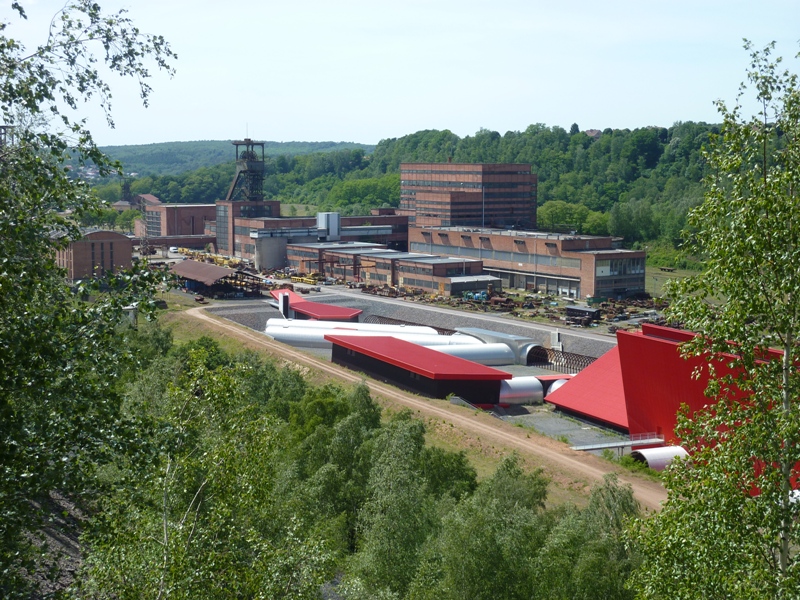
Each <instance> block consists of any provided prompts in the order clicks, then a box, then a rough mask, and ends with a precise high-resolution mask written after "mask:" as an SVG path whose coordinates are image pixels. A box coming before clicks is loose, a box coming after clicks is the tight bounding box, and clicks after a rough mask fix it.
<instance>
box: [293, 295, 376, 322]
mask: <svg viewBox="0 0 800 600" xmlns="http://www.w3.org/2000/svg"><path fill="white" fill-rule="evenodd" d="M289 306H290V308H291V309H292V310H293V311H294V312H298V313H300V314H301V315H306V316H307V317H311V318H312V319H317V320H319V321H349V320H350V319H352V318H353V317H357V316H358V315H360V314H361V313H362V312H364V311H362V310H360V309H358V308H347V307H345V306H333V305H331V304H322V303H321V302H310V301H308V300H306V301H304V302H297V303H295V304H292V303H291V302H289Z"/></svg>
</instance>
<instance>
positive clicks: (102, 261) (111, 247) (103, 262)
mask: <svg viewBox="0 0 800 600" xmlns="http://www.w3.org/2000/svg"><path fill="white" fill-rule="evenodd" d="M94 245H95V243H94V242H92V272H93V273H94V272H95V269H96V268H97V266H98V264H97V261H96V260H95V252H94ZM108 252H109V264H108V268H109V269H111V270H112V271H113V270H114V242H109V243H108ZM99 267H100V274H101V275H102V274H103V273H105V271H106V251H105V242H100V264H99Z"/></svg>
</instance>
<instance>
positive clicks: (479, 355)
mask: <svg viewBox="0 0 800 600" xmlns="http://www.w3.org/2000/svg"><path fill="white" fill-rule="evenodd" d="M431 349H432V350H436V351H437V352H444V353H445V354H449V355H450V356H457V357H459V358H464V359H466V360H471V361H472V362H476V363H478V364H480V365H486V366H500V365H513V364H516V356H515V355H514V351H513V350H512V349H511V348H509V347H508V346H506V345H505V344H468V345H457V346H432V347H431Z"/></svg>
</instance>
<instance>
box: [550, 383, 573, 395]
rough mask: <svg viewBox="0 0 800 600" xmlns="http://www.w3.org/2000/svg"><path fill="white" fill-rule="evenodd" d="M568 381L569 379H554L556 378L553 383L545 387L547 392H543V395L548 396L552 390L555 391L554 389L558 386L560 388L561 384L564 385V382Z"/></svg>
mask: <svg viewBox="0 0 800 600" xmlns="http://www.w3.org/2000/svg"><path fill="white" fill-rule="evenodd" d="M568 381H569V379H556V380H555V381H554V382H553V383H551V384H550V386H549V387H548V388H547V393H546V394H545V396H549V395H550V394H552V393H553V392H555V391H556V390H557V389H558V388H560V387H561V386H562V385H564V384H565V383H567V382H568Z"/></svg>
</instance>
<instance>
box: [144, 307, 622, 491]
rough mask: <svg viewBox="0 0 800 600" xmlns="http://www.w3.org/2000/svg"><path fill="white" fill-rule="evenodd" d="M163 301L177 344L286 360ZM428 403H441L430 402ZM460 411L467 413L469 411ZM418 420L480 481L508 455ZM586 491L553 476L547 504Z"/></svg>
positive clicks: (319, 379)
mask: <svg viewBox="0 0 800 600" xmlns="http://www.w3.org/2000/svg"><path fill="white" fill-rule="evenodd" d="M164 300H166V301H167V304H168V307H169V308H168V309H167V310H166V311H163V312H162V313H161V314H160V316H159V322H160V323H161V324H162V325H163V326H165V327H168V328H170V329H171V330H172V332H173V337H174V340H175V343H176V344H179V345H180V344H184V343H186V342H188V341H191V340H194V339H197V338H199V337H201V336H204V335H205V336H208V337H210V338H212V339H214V340H216V341H217V342H218V343H219V344H220V346H221V347H222V348H223V349H224V350H225V351H227V352H240V351H242V350H245V349H250V350H253V351H255V352H257V353H259V354H261V355H262V356H264V357H265V358H270V359H275V360H278V361H282V360H285V359H283V358H282V357H280V356H279V355H276V354H272V353H270V352H269V351H268V350H265V349H264V348H263V347H260V346H258V345H256V344H253V343H248V341H246V340H240V339H236V338H234V337H232V336H230V335H228V334H225V333H224V332H221V331H219V330H218V329H215V328H214V327H213V326H210V325H208V324H207V323H205V322H203V321H200V320H199V319H195V318H192V317H191V316H189V315H187V314H186V310H187V309H189V308H194V307H196V306H198V304H197V303H196V302H195V301H194V300H193V299H192V298H191V297H188V296H186V295H185V294H181V293H177V292H171V293H165V294H164ZM301 370H302V371H303V372H305V373H306V374H307V375H313V377H312V379H313V381H314V382H315V383H316V384H320V383H325V382H326V381H333V380H334V378H333V377H331V376H329V375H326V374H324V373H321V372H314V373H310V372H309V370H308V369H306V368H302V369H301ZM375 400H376V401H377V402H378V403H379V404H380V405H381V406H382V407H383V409H384V416H385V417H389V416H391V415H392V414H393V413H396V412H397V411H399V410H402V408H403V406H401V405H400V404H398V403H397V402H396V401H393V400H392V399H390V398H385V397H382V396H380V395H376V396H375ZM431 402H442V401H438V400H431ZM463 410H465V411H466V410H468V409H463ZM475 416H476V418H481V417H484V416H485V415H482V414H481V415H477V414H476V415H475ZM419 418H421V419H422V420H423V422H425V425H426V430H427V434H426V439H427V442H428V443H429V444H431V445H432V446H437V447H441V448H443V449H446V450H451V451H461V450H463V451H464V452H465V454H466V456H467V458H468V459H469V461H470V463H471V464H472V465H473V467H475V469H476V471H477V473H478V477H479V479H483V478H485V477H488V476H490V475H491V474H492V473H493V472H494V470H495V469H496V467H497V465H498V464H499V463H500V461H501V460H502V458H503V457H504V456H505V455H506V454H507V452H508V450H507V449H506V448H504V447H502V446H500V445H496V444H492V443H491V442H488V441H486V440H482V439H481V438H480V437H479V436H477V435H474V434H472V433H469V432H464V431H462V430H461V429H459V428H458V427H454V426H453V425H452V424H451V423H449V422H447V421H444V420H442V419H435V418H431V417H428V416H424V415H419ZM529 435H530V437H534V436H537V435H538V434H536V433H533V432H531V433H530V434H529ZM521 458H522V460H523V462H524V463H525V464H526V466H527V467H528V468H529V469H535V468H537V467H539V466H540V465H539V464H538V462H537V461H536V459H535V457H529V456H521ZM610 470H611V469H610ZM588 489H589V488H588V485H587V482H586V481H582V480H580V479H574V480H573V479H570V478H564V477H553V480H552V483H551V485H550V488H549V503H550V504H553V505H556V504H563V503H566V502H571V503H574V504H577V505H579V506H583V505H585V503H586V500H587V494H588Z"/></svg>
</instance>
